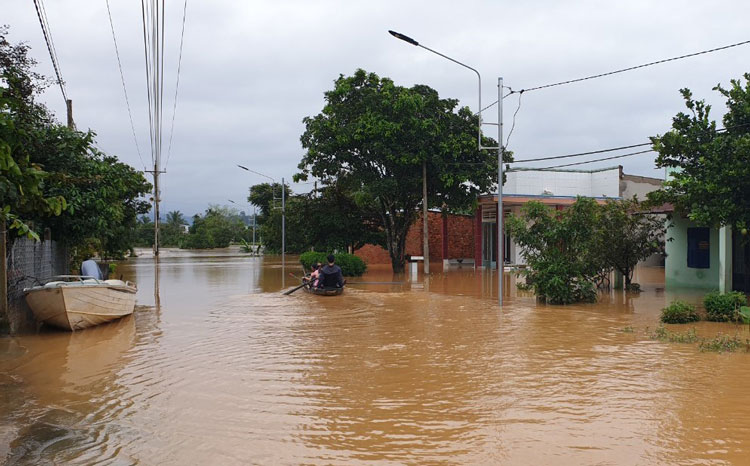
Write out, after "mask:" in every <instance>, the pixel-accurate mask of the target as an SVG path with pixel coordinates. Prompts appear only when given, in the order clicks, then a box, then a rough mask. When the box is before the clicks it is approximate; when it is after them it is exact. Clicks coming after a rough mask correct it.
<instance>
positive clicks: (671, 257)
mask: <svg viewBox="0 0 750 466" xmlns="http://www.w3.org/2000/svg"><path fill="white" fill-rule="evenodd" d="M675 217H677V216H675ZM672 223H673V226H672V227H671V228H669V229H668V230H667V238H672V241H667V245H666V252H667V259H666V261H665V263H664V276H665V281H666V286H667V288H700V289H704V290H718V289H719V231H718V230H717V229H715V228H712V229H711V236H710V238H709V242H710V245H709V249H710V255H711V259H710V265H711V267H710V268H708V269H693V268H688V266H687V229H688V227H693V226H697V225H695V224H693V223H692V222H691V221H689V220H687V219H684V218H674V219H673V220H672Z"/></svg>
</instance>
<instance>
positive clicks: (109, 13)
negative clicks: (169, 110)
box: [106, 0, 146, 171]
mask: <svg viewBox="0 0 750 466" xmlns="http://www.w3.org/2000/svg"><path fill="white" fill-rule="evenodd" d="M106 2H107V15H108V16H109V26H110V28H111V29H112V41H113V42H114V44H115V56H116V57H117V67H118V68H119V70H120V81H121V82H122V91H123V93H124V94H125V105H126V106H127V108H128V117H129V118H130V129H131V130H132V131H133V142H135V150H136V151H137V152H138V158H139V159H140V160H141V164H142V165H143V170H144V171H145V170H146V163H145V162H144V161H143V157H142V156H141V148H140V147H139V145H138V138H137V137H136V135H135V124H134V123H133V112H132V111H131V110H130V99H128V90H127V88H126V86H125V75H124V74H123V72H122V63H121V62H120V50H119V48H118V47H117V37H116V36H115V25H114V23H113V22H112V11H111V10H110V8H109V0H106Z"/></svg>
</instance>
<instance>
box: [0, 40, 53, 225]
mask: <svg viewBox="0 0 750 466" xmlns="http://www.w3.org/2000/svg"><path fill="white" fill-rule="evenodd" d="M7 33H8V28H7V27H5V26H0V227H1V228H3V229H4V228H5V226H6V225H8V226H9V229H10V230H11V231H15V232H16V233H17V234H18V235H21V236H29V237H33V238H36V239H39V235H37V234H36V232H34V231H33V230H32V228H31V227H30V226H29V224H28V222H29V221H31V220H33V219H34V218H36V217H39V216H48V215H60V213H62V211H63V210H64V209H66V208H67V204H66V202H65V199H64V198H63V197H61V196H47V195H45V193H44V191H43V186H44V179H45V177H46V176H47V173H46V172H45V171H43V170H42V167H41V166H40V165H39V164H38V163H35V162H34V161H33V160H32V159H31V155H32V154H31V153H30V152H29V150H28V147H27V146H26V145H25V144H24V141H25V139H26V138H27V137H28V136H29V133H30V130H35V129H36V128H37V127H39V126H43V125H45V124H46V123H47V121H46V117H47V112H46V109H44V107H42V106H40V105H38V104H36V103H35V102H34V96H35V94H37V93H39V92H40V91H41V90H42V89H43V87H44V86H43V85H41V84H40V82H41V81H42V77H41V76H40V75H38V74H36V73H34V71H33V67H34V65H35V64H36V62H35V61H34V60H33V59H31V58H29V56H28V50H29V48H28V46H26V45H23V44H17V45H12V44H11V43H10V42H8V40H7Z"/></svg>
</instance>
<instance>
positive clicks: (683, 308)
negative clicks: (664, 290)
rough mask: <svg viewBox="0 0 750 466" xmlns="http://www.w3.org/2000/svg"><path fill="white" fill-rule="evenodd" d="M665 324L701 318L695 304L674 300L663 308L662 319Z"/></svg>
mask: <svg viewBox="0 0 750 466" xmlns="http://www.w3.org/2000/svg"><path fill="white" fill-rule="evenodd" d="M659 320H661V321H662V322H664V323H665V324H686V323H688V322H697V321H699V320H700V317H699V316H698V312H696V310H695V306H693V305H690V304H687V303H685V302H682V301H674V302H672V303H671V304H670V305H669V306H667V307H665V308H664V309H662V310H661V317H660V319H659Z"/></svg>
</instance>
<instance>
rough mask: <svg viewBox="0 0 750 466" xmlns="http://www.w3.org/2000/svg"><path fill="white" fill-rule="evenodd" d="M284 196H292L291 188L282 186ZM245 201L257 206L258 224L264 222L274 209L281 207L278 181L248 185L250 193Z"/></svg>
mask: <svg viewBox="0 0 750 466" xmlns="http://www.w3.org/2000/svg"><path fill="white" fill-rule="evenodd" d="M284 188H285V191H286V198H287V200H288V199H289V197H290V196H292V189H291V188H290V187H289V186H286V185H285V186H284ZM247 202H249V203H251V204H253V205H256V206H258V208H259V209H260V215H258V225H263V224H264V223H266V221H267V220H268V218H269V217H271V214H272V212H273V211H275V210H280V209H281V184H280V183H273V184H271V183H260V184H256V185H253V186H251V187H250V195H249V196H248V197H247Z"/></svg>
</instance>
